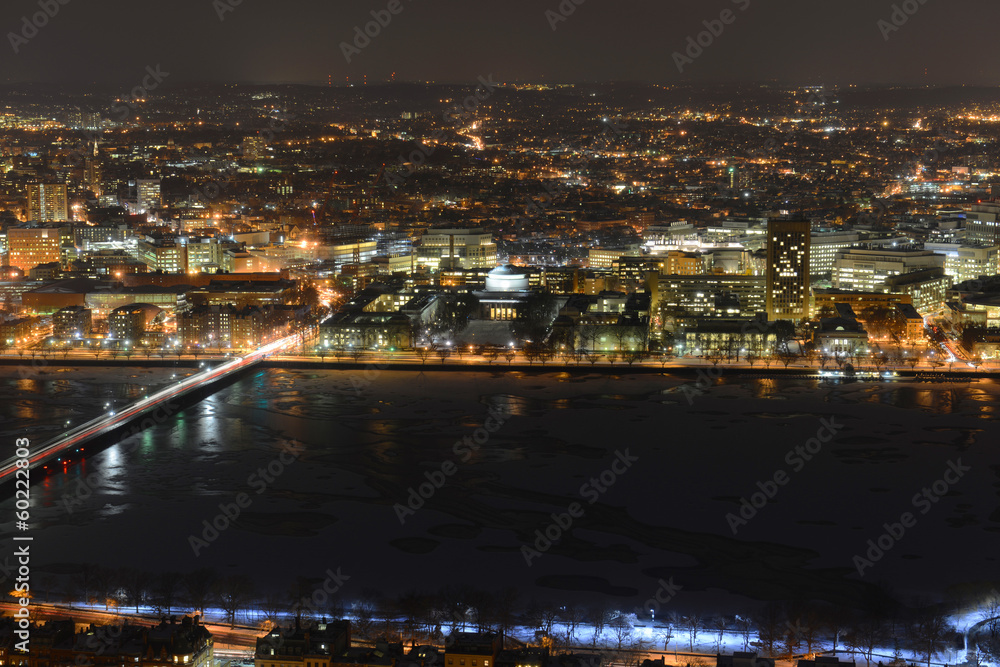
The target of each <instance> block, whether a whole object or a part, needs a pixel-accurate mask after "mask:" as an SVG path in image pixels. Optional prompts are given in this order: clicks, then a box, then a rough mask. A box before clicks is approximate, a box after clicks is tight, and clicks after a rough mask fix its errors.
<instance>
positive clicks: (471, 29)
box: [0, 0, 1000, 85]
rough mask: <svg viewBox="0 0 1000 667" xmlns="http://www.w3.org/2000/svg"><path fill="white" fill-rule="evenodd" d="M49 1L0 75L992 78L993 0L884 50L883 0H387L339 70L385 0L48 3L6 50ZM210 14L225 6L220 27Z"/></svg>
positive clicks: (0, 13) (936, 7)
mask: <svg viewBox="0 0 1000 667" xmlns="http://www.w3.org/2000/svg"><path fill="white" fill-rule="evenodd" d="M59 1H60V0H4V2H3V3H2V6H0V28H2V32H3V34H4V39H3V44H2V45H0V54H2V55H0V81H5V82H27V81H40V82H59V83H64V82H75V83H81V84H82V83H90V82H99V83H115V84H127V83H129V82H131V81H136V80H140V79H141V77H142V76H143V73H144V70H145V68H146V66H147V65H154V66H155V65H157V64H159V65H160V66H161V68H162V70H163V71H166V72H169V73H170V75H171V77H172V78H171V81H177V82H189V81H239V82H260V83H270V82H298V83H317V84H318V83H326V81H327V77H328V76H329V75H332V76H333V80H334V81H335V82H337V83H343V82H344V81H345V79H346V77H348V76H349V77H351V81H352V83H353V82H360V81H361V79H362V77H363V76H364V75H367V76H368V78H369V81H370V82H375V81H378V80H384V79H387V78H388V77H389V76H390V75H391V74H392V73H393V72H395V73H396V78H397V80H400V81H437V82H451V83H463V82H468V81H474V80H475V79H476V78H477V77H478V76H479V75H488V74H491V73H492V74H493V75H494V77H495V78H496V79H497V80H505V81H518V80H520V81H569V82H575V81H609V80H610V81H651V82H657V83H678V82H683V81H695V82H697V81H746V82H758V81H767V80H778V81H780V82H787V83H820V82H823V83H901V84H902V83H905V84H913V83H927V84H962V83H965V84H986V85H998V84H1000V50H998V49H996V48H993V46H992V45H993V43H994V41H995V30H994V27H995V26H996V25H997V23H998V19H1000V3H998V2H997V1H996V0H924V4H923V5H920V3H919V0H907V3H904V4H909V5H911V9H912V8H913V7H917V8H918V9H917V11H916V12H915V13H914V14H913V15H912V17H909V18H908V21H907V22H906V23H905V25H902V26H901V27H900V29H899V30H896V31H892V32H891V33H889V39H888V41H887V40H886V39H885V38H884V36H883V30H880V28H879V25H878V22H879V20H880V19H885V20H888V19H889V18H890V16H891V15H892V13H893V8H892V5H893V2H891V1H888V0H885V1H883V0H826V1H821V0H585V1H583V2H582V4H581V5H579V6H578V7H575V11H574V12H573V14H572V15H570V16H569V17H568V18H567V19H566V20H565V21H560V22H558V24H557V28H556V30H554V31H553V29H552V26H551V25H550V18H547V17H546V14H545V13H546V10H554V11H558V7H559V4H560V1H563V2H564V4H565V5H571V4H572V0H492V1H487V0H398V2H400V3H401V5H402V7H403V10H402V12H401V13H399V14H398V15H396V16H393V18H392V21H391V23H390V24H389V25H388V26H387V27H386V28H384V29H383V30H382V32H381V34H380V35H378V36H377V37H376V38H374V39H373V40H372V41H371V44H370V45H369V46H368V47H367V48H365V49H364V50H363V51H362V52H361V53H360V54H355V55H354V58H353V62H351V63H350V64H349V63H347V62H346V59H345V57H344V54H343V53H342V52H341V47H340V43H341V42H344V41H350V40H352V39H353V33H354V27H355V26H358V25H364V23H366V22H367V21H371V20H372V17H371V15H370V14H369V12H370V11H371V10H373V9H375V10H379V9H385V8H386V6H387V5H388V4H389V0H365V1H362V0H282V1H280V2H279V1H275V0H169V1H166V0H164V1H162V2H154V1H152V0H61V1H62V2H66V4H65V5H62V6H60V8H59V12H58V14H57V15H56V16H55V17H53V18H52V19H50V20H49V24H48V25H46V26H45V27H44V28H42V29H41V30H39V31H38V34H37V36H35V37H33V38H32V39H30V40H29V41H28V42H27V43H26V44H24V43H20V44H19V50H20V52H19V53H18V54H15V53H14V47H13V46H12V45H11V38H10V34H9V33H11V32H15V33H19V32H20V31H21V28H22V21H21V17H22V16H26V15H31V14H34V13H35V12H38V11H40V9H39V2H42V3H53V4H54V3H57V2H59ZM580 1H581V0H577V2H580ZM236 2H239V4H238V5H237V6H235V7H228V5H227V4H224V3H236ZM220 7H223V8H227V7H228V8H231V9H232V11H226V12H225V13H224V18H225V20H220V18H219V12H220V11H221V10H220ZM744 7H745V9H744ZM723 10H731V11H732V12H733V17H734V21H733V22H732V24H731V25H726V26H724V31H723V32H722V34H721V35H720V36H719V37H717V38H714V43H712V44H711V45H710V46H709V47H708V48H707V49H705V51H704V54H703V55H701V56H700V57H698V58H697V59H695V60H694V62H693V63H687V65H686V67H685V70H684V72H683V73H680V72H679V71H678V67H677V66H676V65H675V63H674V58H673V57H672V54H673V53H674V52H675V51H683V50H684V49H685V48H686V41H687V37H688V36H697V34H698V33H699V32H701V31H703V30H705V26H704V25H703V21H706V20H708V21H711V20H713V19H718V18H719V16H720V13H721V12H722V11H723ZM925 71H926V72H925Z"/></svg>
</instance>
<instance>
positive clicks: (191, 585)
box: [184, 568, 218, 614]
mask: <svg viewBox="0 0 1000 667" xmlns="http://www.w3.org/2000/svg"><path fill="white" fill-rule="evenodd" d="M216 579H218V574H217V573H216V572H215V570H213V569H211V568H204V569H201V570H195V571H194V572H192V573H190V574H188V575H187V576H185V577H184V590H185V592H186V597H187V601H188V606H189V607H190V608H191V610H192V611H196V612H199V613H202V614H204V612H205V607H207V606H208V603H209V601H210V600H211V598H212V584H213V583H214V582H215V580H216Z"/></svg>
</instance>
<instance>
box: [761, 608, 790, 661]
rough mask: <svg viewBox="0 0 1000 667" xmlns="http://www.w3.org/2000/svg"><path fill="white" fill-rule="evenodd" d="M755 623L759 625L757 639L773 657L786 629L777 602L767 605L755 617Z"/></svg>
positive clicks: (768, 655)
mask: <svg viewBox="0 0 1000 667" xmlns="http://www.w3.org/2000/svg"><path fill="white" fill-rule="evenodd" d="M754 625H756V626H757V639H758V640H759V641H760V644H761V648H762V649H763V650H764V652H765V653H766V654H767V657H773V656H774V654H775V648H776V647H777V645H778V642H779V641H781V635H782V631H783V630H784V629H785V626H784V623H783V615H782V613H781V610H780V609H779V608H778V606H777V605H775V604H768V605H766V606H765V607H764V608H763V609H762V610H761V611H760V613H759V614H758V615H757V617H756V618H755V619H754Z"/></svg>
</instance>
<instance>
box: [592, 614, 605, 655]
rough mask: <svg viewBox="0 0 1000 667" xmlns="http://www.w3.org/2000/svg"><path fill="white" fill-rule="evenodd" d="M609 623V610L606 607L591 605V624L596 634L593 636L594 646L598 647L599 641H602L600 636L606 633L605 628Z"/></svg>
mask: <svg viewBox="0 0 1000 667" xmlns="http://www.w3.org/2000/svg"><path fill="white" fill-rule="evenodd" d="M607 623H608V610H607V609H605V608H604V607H591V609H590V624H591V625H592V626H593V628H594V636H593V638H592V640H591V641H592V643H593V646H594V647H596V646H597V643H598V642H599V641H600V637H601V635H602V634H604V628H605V627H607Z"/></svg>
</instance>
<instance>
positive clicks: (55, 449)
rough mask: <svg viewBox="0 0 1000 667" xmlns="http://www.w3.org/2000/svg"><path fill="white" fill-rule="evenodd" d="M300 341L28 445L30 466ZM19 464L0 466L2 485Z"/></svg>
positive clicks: (291, 339)
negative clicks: (56, 435) (39, 444)
mask: <svg viewBox="0 0 1000 667" xmlns="http://www.w3.org/2000/svg"><path fill="white" fill-rule="evenodd" d="M298 339H299V337H298V335H297V334H296V335H293V336H288V337H287V338H282V339H281V340H277V341H275V342H273V343H268V344H267V345H265V346H263V347H261V348H260V349H258V350H256V351H254V352H251V353H249V354H246V355H244V356H242V357H236V358H235V359H233V360H231V361H226V362H224V363H222V364H220V365H218V366H216V367H215V368H208V369H206V370H204V371H200V372H198V373H195V374H194V375H192V376H190V377H187V378H184V379H183V380H178V381H177V382H175V383H173V384H171V385H169V386H168V387H166V388H164V389H161V390H159V391H157V392H156V393H153V394H150V395H149V396H147V397H145V398H143V399H140V400H138V401H136V402H135V403H132V404H131V405H128V406H127V407H125V408H123V409H121V410H118V411H115V412H112V413H110V414H105V415H101V416H100V417H98V418H96V419H92V420H90V421H89V422H86V423H84V424H80V425H79V426H77V427H75V428H72V429H70V430H69V431H66V432H65V433H63V434H62V435H60V436H59V437H57V438H54V439H52V440H49V441H47V442H45V443H44V444H42V445H41V446H38V445H35V444H34V443H31V444H30V445H29V446H28V449H29V451H30V453H31V457H30V461H31V466H30V467H31V468H35V467H37V466H39V465H42V464H44V463H45V462H47V461H49V460H51V459H53V458H55V457H56V456H58V455H59V454H61V453H63V452H66V451H67V450H70V449H73V448H78V447H80V446H81V445H83V444H85V443H87V442H89V441H90V440H93V439H94V438H97V437H100V436H102V435H105V434H107V433H110V432H111V431H114V430H115V429H118V428H121V427H123V426H124V425H126V424H127V423H129V422H130V421H133V420H136V419H141V418H142V417H143V416H145V415H147V414H149V413H151V412H153V411H155V410H157V409H158V408H160V407H161V406H163V405H164V404H165V403H167V402H168V401H170V400H173V399H177V398H181V397H182V396H184V395H186V394H188V393H191V392H192V391H195V390H198V389H203V388H204V387H205V386H206V385H208V384H211V383H213V382H217V381H218V380H221V379H222V378H225V377H226V376H228V375H231V374H233V373H237V372H239V371H242V370H245V369H247V368H250V367H251V366H253V365H255V364H257V363H259V362H260V361H262V360H263V359H265V358H266V357H268V356H270V355H271V354H273V353H275V352H277V351H279V350H281V349H283V348H285V347H287V346H289V345H292V344H295V343H296V342H297V341H298ZM11 445H13V443H11ZM16 462H17V457H11V458H9V459H6V460H5V461H4V462H3V463H2V464H0V485H2V484H4V483H6V482H8V481H10V480H11V479H13V476H14V471H15V470H16V469H17V468H16V465H15V464H16Z"/></svg>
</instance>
